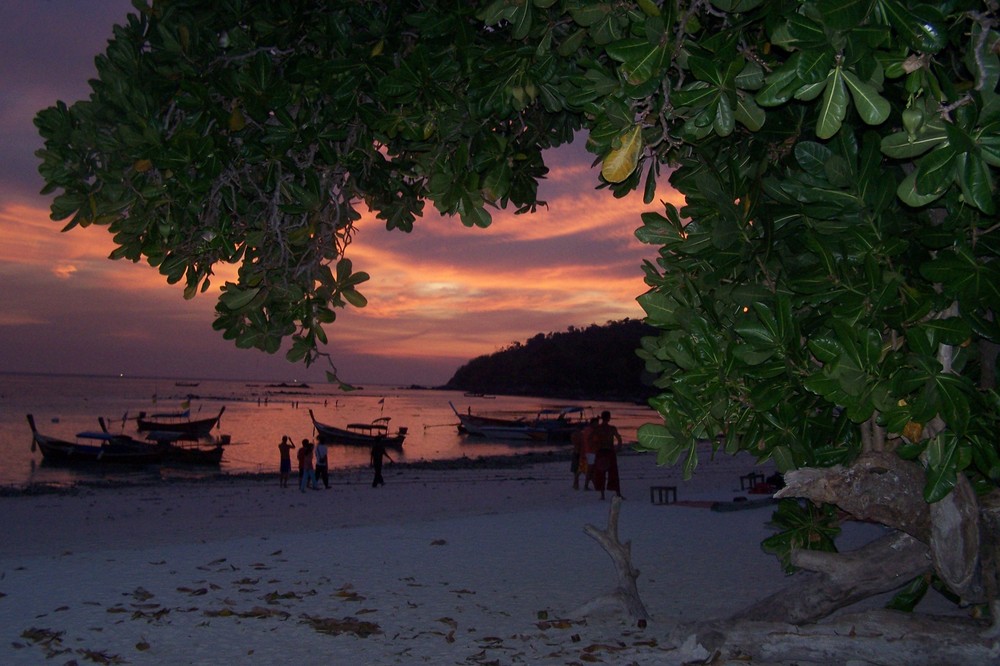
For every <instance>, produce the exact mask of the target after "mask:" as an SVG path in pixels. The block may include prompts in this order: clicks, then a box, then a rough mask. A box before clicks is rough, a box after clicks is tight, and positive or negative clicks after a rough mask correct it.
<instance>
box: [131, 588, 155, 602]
mask: <svg viewBox="0 0 1000 666" xmlns="http://www.w3.org/2000/svg"><path fill="white" fill-rule="evenodd" d="M123 594H124V595H125V596H128V595H129V594H131V595H132V597H133V598H134V599H135V600H136V601H149V600H150V599H152V598H153V597H155V596H156V595H155V594H153V593H152V592H150V591H149V590H147V589H145V588H142V587H137V588H135V589H134V590H133V591H132V592H125V593H123Z"/></svg>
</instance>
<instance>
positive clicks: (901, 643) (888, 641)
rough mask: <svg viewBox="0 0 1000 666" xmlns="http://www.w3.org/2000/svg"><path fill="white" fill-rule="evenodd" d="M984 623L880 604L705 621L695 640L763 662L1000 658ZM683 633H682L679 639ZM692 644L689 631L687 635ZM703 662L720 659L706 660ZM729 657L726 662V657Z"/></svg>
mask: <svg viewBox="0 0 1000 666" xmlns="http://www.w3.org/2000/svg"><path fill="white" fill-rule="evenodd" d="M984 627H985V624H984V623H977V622H970V621H966V620H963V619H961V618H953V617H938V618H934V617H929V616H926V615H920V614H913V613H900V612H896V611H887V610H878V611H868V612H865V613H860V614H856V615H841V616H838V617H836V618H833V619H830V620H827V621H824V622H822V623H819V624H809V625H805V626H797V625H792V624H782V623H780V622H757V621H750V620H743V621H740V622H735V623H734V622H732V621H723V622H717V623H713V624H706V625H702V626H701V627H700V628H699V630H698V633H697V642H698V643H699V644H700V645H701V647H702V648H704V649H705V650H706V651H707V652H708V653H709V654H712V655H716V656H717V657H720V659H719V662H720V663H721V662H723V661H724V660H725V659H730V660H734V661H735V660H740V661H749V662H750V663H754V664H757V663H762V664H797V665H798V666H806V665H812V664H823V665H826V664H845V663H850V664H879V665H880V666H942V665H944V664H948V665H956V666H957V665H959V664H962V665H965V664H969V665H970V666H971V665H972V664H976V665H979V664H997V663H1000V642H998V641H997V640H996V639H995V638H991V637H990V636H989V635H988V634H987V633H986V632H984ZM684 638H685V637H684V636H680V637H679V640H678V644H680V642H682V641H683V639H684ZM687 639H688V644H690V637H687ZM704 663H716V662H714V661H706V662H704ZM727 663H728V662H727Z"/></svg>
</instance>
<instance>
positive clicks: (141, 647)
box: [135, 638, 150, 652]
mask: <svg viewBox="0 0 1000 666" xmlns="http://www.w3.org/2000/svg"><path fill="white" fill-rule="evenodd" d="M149 648H150V645H149V641H147V640H146V639H145V638H143V639H142V640H140V641H139V642H138V643H136V644H135V649H136V650H138V651H139V652H145V651H146V650H148V649H149Z"/></svg>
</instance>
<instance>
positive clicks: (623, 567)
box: [572, 496, 649, 625]
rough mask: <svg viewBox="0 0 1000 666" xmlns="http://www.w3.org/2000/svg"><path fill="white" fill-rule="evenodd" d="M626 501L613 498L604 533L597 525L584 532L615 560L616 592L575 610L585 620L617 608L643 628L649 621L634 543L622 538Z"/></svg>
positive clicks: (587, 528)
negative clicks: (620, 528) (621, 519)
mask: <svg viewBox="0 0 1000 666" xmlns="http://www.w3.org/2000/svg"><path fill="white" fill-rule="evenodd" d="M621 504H622V499H621V497H618V496H613V497H612V498H611V508H610V510H609V511H608V526H607V528H605V529H603V530H601V529H598V528H596V527H594V526H593V525H586V526H585V527H584V528H583V530H584V532H586V533H587V534H588V535H590V536H591V537H592V538H593V539H594V540H596V541H597V543H599V544H601V547H602V548H603V549H604V550H605V551H606V552H607V553H608V555H609V556H610V557H611V560H612V562H614V565H615V572H616V573H617V575H618V585H617V587H615V589H614V590H612V591H611V592H608V593H607V594H603V595H601V596H599V597H596V598H594V599H592V600H591V601H588V602H587V603H585V604H584V605H583V606H581V607H580V608H578V609H577V610H575V611H573V613H572V614H573V615H574V616H576V617H584V616H586V615H590V614H592V613H595V612H597V611H598V610H600V609H603V608H606V607H609V606H610V607H615V608H618V609H620V610H622V611H624V613H625V615H626V616H627V617H628V618H629V619H630V620H631V621H632V622H635V623H637V624H639V625H644V624H645V623H646V622H647V621H648V620H649V613H648V612H647V611H646V606H645V605H644V604H643V603H642V599H641V598H640V597H639V588H638V586H637V585H636V580H637V579H638V578H639V570H638V569H636V568H635V567H633V566H632V542H631V541H626V542H625V543H622V542H621V541H620V540H619V539H618V515H619V513H620V511H621Z"/></svg>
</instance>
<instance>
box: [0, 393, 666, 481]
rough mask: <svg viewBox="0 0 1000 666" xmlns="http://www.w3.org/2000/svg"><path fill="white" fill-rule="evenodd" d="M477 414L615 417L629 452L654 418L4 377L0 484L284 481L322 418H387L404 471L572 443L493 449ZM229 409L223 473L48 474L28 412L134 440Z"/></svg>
mask: <svg viewBox="0 0 1000 666" xmlns="http://www.w3.org/2000/svg"><path fill="white" fill-rule="evenodd" d="M452 404H453V405H454V406H455V408H456V409H458V410H459V411H462V412H466V411H471V412H472V413H473V414H484V415H493V416H504V417H508V418H513V417H517V416H524V417H529V418H531V417H533V416H534V415H535V414H536V413H537V412H538V411H539V410H541V409H549V408H555V407H562V406H578V407H583V408H584V409H585V413H586V414H588V415H594V416H596V415H598V414H599V413H600V412H601V411H602V410H604V409H607V410H610V411H611V412H612V423H613V424H614V425H616V426H617V427H618V429H619V431H620V432H621V434H622V437H623V438H624V440H625V441H626V442H633V441H635V438H636V430H637V429H638V427H639V426H640V425H642V424H643V423H648V422H655V421H658V420H659V417H658V415H657V414H656V412H654V411H653V410H652V409H649V408H648V407H645V406H641V405H635V404H630V403H618V402H602V401H581V400H575V401H574V400H555V399H548V398H532V397H513V396H499V395H498V396H485V397H478V396H467V395H465V394H463V393H462V392H458V391H442V390H436V389H420V388H398V387H390V386H368V387H365V388H363V389H360V390H357V391H352V392H344V391H341V390H339V389H338V388H337V387H336V386H333V385H329V384H324V383H319V384H309V385H303V384H295V383H283V382H282V383H274V382H267V381H253V380H213V379H209V380H204V379H203V380H197V379H192V380H178V379H162V378H160V379H157V378H137V377H94V376H79V375H35V374H7V373H0V461H2V462H0V486H16V487H21V486H25V485H28V484H33V483H45V484H53V485H70V484H74V483H80V482H87V481H110V482H113V481H123V482H127V481H130V480H146V479H157V478H162V479H169V478H185V477H190V476H200V475H207V474H215V473H218V472H219V471H221V472H223V473H230V474H236V473H272V472H273V473H277V470H278V449H277V446H278V443H279V442H280V441H281V438H282V436H283V435H287V436H289V437H290V438H291V439H292V441H293V442H295V444H296V446H298V445H299V444H300V443H301V441H302V440H303V439H306V438H310V439H311V438H314V437H315V431H314V430H313V425H312V420H311V419H310V417H309V411H310V410H312V411H313V413H314V414H315V415H316V420H318V421H320V422H322V423H327V424H330V425H334V426H338V427H343V426H345V425H347V424H348V423H359V422H360V423H369V422H371V421H372V420H373V419H375V418H378V417H383V416H387V417H390V419H391V420H390V421H389V426H390V430H391V431H395V430H396V429H397V428H399V427H400V426H403V427H406V428H407V436H406V441H405V443H404V445H403V447H402V449H390V451H389V454H390V455H391V456H392V457H393V458H394V459H395V460H399V461H402V462H414V461H437V460H453V459H460V458H463V457H469V458H478V457H482V456H491V455H511V454H517V453H524V452H526V451H539V452H544V451H559V450H566V449H567V445H565V444H559V445H551V444H534V443H526V442H522V441H510V440H500V439H497V440H487V439H482V438H476V437H471V436H468V435H464V434H461V433H460V432H459V431H458V427H457V426H458V418H457V417H456V415H455V413H454V412H453V411H452V407H451V405H452ZM222 407H225V412H224V413H223V415H222V419H221V422H220V426H219V427H218V428H217V429H215V430H214V431H213V435H214V436H216V437H218V436H220V435H228V436H229V440H230V442H231V443H230V444H229V445H228V446H227V447H226V449H225V454H224V456H223V459H222V465H221V467H220V468H208V469H205V468H200V469H199V468H192V467H186V468H185V467H175V466H167V465H162V466H160V465H158V466H149V467H142V468H138V469H128V468H124V469H123V468H122V467H121V466H100V467H97V468H94V467H93V466H91V467H89V468H79V467H66V466H51V465H47V464H45V463H43V462H42V454H41V452H40V451H32V446H31V431H30V429H29V427H28V422H27V418H26V416H27V414H32V415H33V416H34V419H35V423H36V426H37V427H38V430H39V432H41V433H42V434H45V435H49V436H52V437H58V438H60V439H66V440H70V441H73V440H74V439H75V435H76V433H78V432H81V431H95V430H99V429H100V425H99V423H98V418H99V417H103V418H104V419H105V421H106V423H107V424H108V428H109V430H110V431H111V432H116V433H117V432H123V433H125V434H128V435H132V436H134V437H136V438H142V437H143V433H139V432H137V430H136V424H135V418H136V416H138V414H139V413H140V412H143V411H144V412H146V413H149V414H152V413H159V412H178V411H182V410H184V409H189V410H190V413H191V418H192V419H200V418H208V417H212V416H214V415H216V414H217V413H218V412H219V410H220V409H221V408H222ZM329 456H330V467H331V469H338V468H351V467H359V466H365V465H367V463H368V456H369V451H368V449H367V448H365V447H362V446H337V445H333V446H330V447H329Z"/></svg>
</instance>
